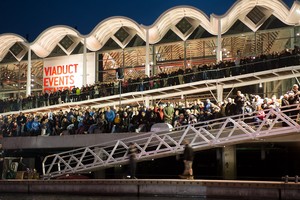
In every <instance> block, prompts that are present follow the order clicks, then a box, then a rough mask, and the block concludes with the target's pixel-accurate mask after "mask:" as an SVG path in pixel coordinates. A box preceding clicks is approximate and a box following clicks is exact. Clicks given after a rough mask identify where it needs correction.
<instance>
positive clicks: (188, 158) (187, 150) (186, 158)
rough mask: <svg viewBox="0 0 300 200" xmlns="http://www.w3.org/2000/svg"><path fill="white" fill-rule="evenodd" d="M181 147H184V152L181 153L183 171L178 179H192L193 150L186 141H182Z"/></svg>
mask: <svg viewBox="0 0 300 200" xmlns="http://www.w3.org/2000/svg"><path fill="white" fill-rule="evenodd" d="M183 145H184V151H183V163H184V171H183V173H182V175H180V178H185V179H194V174H193V160H194V150H193V148H192V147H191V146H190V144H189V141H188V140H184V141H183Z"/></svg>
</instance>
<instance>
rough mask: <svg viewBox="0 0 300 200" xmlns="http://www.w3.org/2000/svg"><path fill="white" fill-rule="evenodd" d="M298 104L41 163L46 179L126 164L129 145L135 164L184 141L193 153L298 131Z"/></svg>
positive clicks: (86, 149)
mask: <svg viewBox="0 0 300 200" xmlns="http://www.w3.org/2000/svg"><path fill="white" fill-rule="evenodd" d="M299 110H300V105H298V104H297V105H296V104H295V105H290V106H286V107H282V108H281V110H274V109H270V110H266V111H265V112H266V116H265V118H264V119H263V120H262V121H259V120H258V119H257V118H256V112H254V113H246V114H244V115H234V116H230V117H225V118H220V119H214V120H210V121H205V122H199V123H195V124H189V125H186V126H182V127H176V128H173V129H170V130H165V131H162V132H148V133H144V134H140V135H135V136H132V137H128V138H124V139H120V140H116V141H110V142H106V143H101V144H97V145H93V146H88V147H84V148H78V149H75V150H70V151H66V152H62V153H58V154H53V155H48V156H46V157H45V159H44V160H43V163H42V167H43V176H44V178H45V179H50V178H55V177H58V176H62V175H65V174H72V173H80V172H88V171H93V170H98V169H103V168H108V167H111V166H113V165H116V164H118V165H121V164H126V163H127V162H128V156H127V149H128V144H129V143H130V142H133V143H135V145H136V147H137V148H138V150H139V154H138V156H137V159H138V161H143V160H149V159H154V158H160V157H166V156H171V155H175V154H178V153H182V151H183V145H182V141H183V140H186V139H187V140H189V141H190V144H191V146H192V147H193V148H194V150H195V151H200V150H203V149H209V148H215V147H219V146H224V145H230V144H238V143H244V142H249V141H258V140H265V139H267V138H269V137H274V136H280V135H287V134H295V133H298V132H300V125H299V124H298V123H297V122H296V119H297V114H298V113H299Z"/></svg>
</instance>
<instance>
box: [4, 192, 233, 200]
mask: <svg viewBox="0 0 300 200" xmlns="http://www.w3.org/2000/svg"><path fill="white" fill-rule="evenodd" d="M194 199H197V200H206V198H201V197H191V198H186V197H153V196H151V197H134V196H123V197H115V196H114V197H112V196H86V195H59V194H53V195H48V194H47V195H45V194H12V193H11V194H0V200H194ZM209 200H214V199H209ZM218 200H222V199H218ZM227 200H228V199H227Z"/></svg>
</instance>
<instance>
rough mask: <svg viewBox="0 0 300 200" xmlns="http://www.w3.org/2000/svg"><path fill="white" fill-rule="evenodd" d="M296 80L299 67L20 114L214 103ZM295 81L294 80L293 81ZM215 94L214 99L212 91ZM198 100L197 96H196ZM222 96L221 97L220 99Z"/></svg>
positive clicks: (38, 109)
mask: <svg viewBox="0 0 300 200" xmlns="http://www.w3.org/2000/svg"><path fill="white" fill-rule="evenodd" d="M298 77H300V65H295V66H290V67H282V68H277V69H271V70H265V71H259V72H253V73H246V74H242V75H236V76H229V77H225V78H219V79H211V80H202V81H196V82H190V83H185V84H181V85H174V86H170V87H162V88H157V89H151V90H146V91H138V92H128V93H122V94H118V95H111V96H106V97H101V98H96V99H90V100H85V101H78V102H70V103H64V104H57V105H52V106H46V107H40V108H35V109H30V110H24V111H22V112H24V113H36V112H49V111H56V110H61V109H62V110H65V109H69V108H74V107H79V106H80V107H85V106H91V107H95V108H100V107H106V106H116V105H120V104H122V105H128V104H144V105H146V101H147V100H148V101H154V102H156V101H161V100H162V99H168V98H172V99H175V98H179V99H180V98H182V96H187V95H198V94H205V93H206V94H208V95H209V96H213V97H214V99H215V100H216V101H217V95H218V93H219V92H220V94H223V90H224V89H228V90H230V89H231V90H232V89H233V88H238V87H243V86H249V85H255V84H260V83H267V82H273V81H278V83H277V84H276V86H275V87H274V88H278V87H279V86H280V85H281V83H282V82H281V81H282V80H285V79H292V78H296V79H297V78H298ZM297 81H298V79H297ZM217 90H219V92H217V95H215V94H216V92H215V91H217ZM228 95H229V94H228ZM198 96H199V95H198ZM220 96H223V95H220ZM13 113H18V111H14V112H10V113H3V114H13Z"/></svg>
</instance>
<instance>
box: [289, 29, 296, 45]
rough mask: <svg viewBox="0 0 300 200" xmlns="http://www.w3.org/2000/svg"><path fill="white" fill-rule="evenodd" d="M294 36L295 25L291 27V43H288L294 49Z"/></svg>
mask: <svg viewBox="0 0 300 200" xmlns="http://www.w3.org/2000/svg"><path fill="white" fill-rule="evenodd" d="M295 37H296V34H295V27H294V28H292V29H291V45H290V48H291V49H294V45H295Z"/></svg>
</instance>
